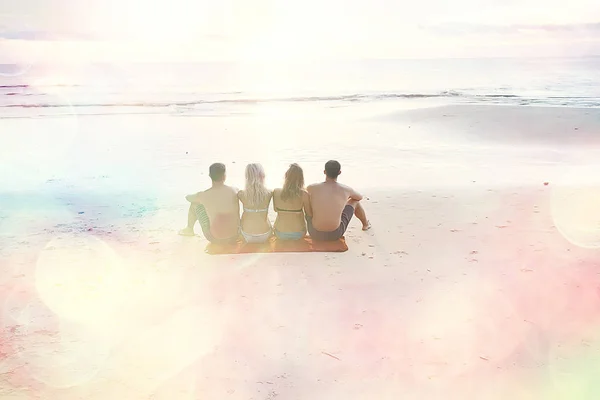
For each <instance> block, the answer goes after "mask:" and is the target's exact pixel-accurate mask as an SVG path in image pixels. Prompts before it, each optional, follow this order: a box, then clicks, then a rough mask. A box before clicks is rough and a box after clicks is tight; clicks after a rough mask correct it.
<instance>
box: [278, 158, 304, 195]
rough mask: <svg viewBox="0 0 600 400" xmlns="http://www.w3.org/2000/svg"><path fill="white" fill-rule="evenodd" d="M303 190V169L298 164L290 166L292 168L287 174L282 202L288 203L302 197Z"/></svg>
mask: <svg viewBox="0 0 600 400" xmlns="http://www.w3.org/2000/svg"><path fill="white" fill-rule="evenodd" d="M303 189H304V171H302V168H301V167H300V166H299V165H298V164H296V163H294V164H290V167H289V168H288V170H287V171H286V173H285V180H284V182H283V189H282V190H281V200H283V201H286V200H290V199H294V198H296V197H301V196H302V190H303Z"/></svg>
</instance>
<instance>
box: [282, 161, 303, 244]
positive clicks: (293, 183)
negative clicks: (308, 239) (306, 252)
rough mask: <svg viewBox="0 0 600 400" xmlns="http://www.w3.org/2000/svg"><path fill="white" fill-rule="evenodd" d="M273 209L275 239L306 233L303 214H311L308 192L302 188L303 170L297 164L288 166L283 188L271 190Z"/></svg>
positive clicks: (296, 237)
mask: <svg viewBox="0 0 600 400" xmlns="http://www.w3.org/2000/svg"><path fill="white" fill-rule="evenodd" d="M273 209H274V210H275V212H277V219H276V220H275V236H277V239H280V240H299V239H302V238H303V237H304V236H305V235H306V221H305V217H304V216H305V214H306V215H308V216H311V215H312V212H311V209H310V198H309V196H308V192H307V191H306V190H305V189H304V172H303V171H302V168H301V167H300V166H299V165H298V164H291V165H290V167H289V168H288V170H287V172H286V173H285V180H284V182H283V188H281V189H275V190H274V191H273Z"/></svg>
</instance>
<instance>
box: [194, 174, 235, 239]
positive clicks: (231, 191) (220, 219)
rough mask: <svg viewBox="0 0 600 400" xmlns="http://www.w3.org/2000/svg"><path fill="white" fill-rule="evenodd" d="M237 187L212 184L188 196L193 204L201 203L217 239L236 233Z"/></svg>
mask: <svg viewBox="0 0 600 400" xmlns="http://www.w3.org/2000/svg"><path fill="white" fill-rule="evenodd" d="M237 192H238V191H237V189H236V188H233V187H231V186H227V185H220V186H216V187H215V186H213V187H211V188H209V189H207V190H205V191H204V192H199V193H197V194H196V195H195V196H194V197H192V198H190V199H189V200H190V202H191V203H193V204H202V205H203V206H204V207H205V209H206V213H207V214H208V218H209V220H210V230H211V232H212V234H213V235H214V236H215V238H217V239H222V238H228V237H231V236H234V235H236V234H237V230H238V226H239V218H240V208H239V202H238V198H237Z"/></svg>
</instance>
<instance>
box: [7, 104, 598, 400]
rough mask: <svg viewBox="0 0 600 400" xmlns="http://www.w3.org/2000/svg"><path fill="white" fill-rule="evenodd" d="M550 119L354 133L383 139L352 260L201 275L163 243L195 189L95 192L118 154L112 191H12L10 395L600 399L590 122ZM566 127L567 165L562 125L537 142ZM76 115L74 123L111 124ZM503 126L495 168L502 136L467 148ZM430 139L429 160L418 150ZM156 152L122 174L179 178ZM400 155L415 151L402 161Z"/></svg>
mask: <svg viewBox="0 0 600 400" xmlns="http://www.w3.org/2000/svg"><path fill="white" fill-rule="evenodd" d="M540 110H541V109H533V108H522V109H517V108H510V107H506V108H504V107H489V108H488V107H483V108H482V107H449V108H448V107H446V108H433V109H428V110H418V111H409V112H403V113H400V114H398V113H396V114H394V115H393V117H392V118H388V121H386V120H385V119H384V120H382V119H379V120H377V121H376V122H372V121H371V122H361V123H362V124H365V125H359V126H358V127H355V129H360V128H361V127H365V126H372V127H373V129H374V130H373V131H371V132H370V133H369V134H368V135H362V136H356V137H355V136H352V137H348V138H347V140H346V141H345V142H344V146H346V147H348V148H350V147H351V146H352V144H353V143H354V144H355V145H356V146H357V147H358V145H360V144H362V145H364V146H365V147H364V149H363V150H364V151H365V152H366V153H367V154H366V155H365V154H362V155H361V152H360V149H357V150H355V153H353V154H355V155H356V156H357V157H358V158H359V162H357V163H356V164H355V165H353V164H352V163H351V162H349V168H348V170H349V172H348V171H346V174H345V175H344V177H345V179H346V182H348V183H352V184H353V185H354V186H356V187H357V188H359V189H362V188H363V187H364V188H366V189H365V190H363V192H365V195H366V196H367V198H368V199H367V200H366V201H365V204H364V206H365V209H366V210H367V213H368V216H369V219H370V220H371V221H372V223H373V226H374V227H373V229H372V230H371V231H369V232H366V233H365V232H362V231H361V230H360V224H359V222H358V221H353V222H352V224H351V227H350V229H349V231H348V233H347V242H348V245H349V248H350V249H349V251H348V252H346V253H343V254H299V255H290V254H267V255H235V256H208V255H206V254H204V253H203V248H204V245H205V244H206V242H205V241H204V239H202V238H200V237H195V238H183V237H179V236H177V235H175V232H176V230H177V228H179V227H181V225H182V224H183V223H184V219H185V204H184V203H183V202H182V199H183V195H184V194H185V192H184V189H182V188H183V187H187V186H186V185H189V184H190V183H189V179H188V177H189V176H191V174H190V175H187V174H186V175H184V178H183V181H178V180H175V179H174V180H171V181H168V182H163V184H162V185H161V188H160V193H158V194H157V192H152V191H150V192H149V191H144V190H141V189H140V187H142V186H141V184H140V181H144V179H146V178H147V177H145V176H141V175H139V177H140V179H138V180H134V179H131V177H133V175H131V176H129V175H126V176H127V178H128V179H129V181H128V182H130V183H131V186H132V187H133V188H134V189H136V190H133V189H132V190H129V191H127V190H125V189H123V190H121V191H118V190H116V189H115V186H111V185H110V184H108V183H102V182H103V179H105V181H111V180H113V181H114V180H115V179H117V180H118V176H117V175H113V172H114V171H115V170H116V171H118V169H119V168H121V167H122V165H124V164H125V163H126V162H127V160H126V159H125V157H123V158H117V159H118V160H120V161H122V164H117V166H116V167H114V170H110V168H109V167H106V170H107V171H109V172H108V176H107V177H106V178H101V174H102V172H100V173H98V172H97V171H96V175H93V178H94V179H92V177H89V179H88V178H85V174H83V173H82V174H80V175H77V173H78V172H81V171H74V172H73V174H72V175H69V176H70V177H71V178H69V179H71V180H69V179H68V178H64V179H63V183H62V185H64V186H60V185H61V184H60V182H59V183H56V182H54V183H52V182H50V183H44V184H43V185H47V186H43V185H42V186H41V187H42V188H43V187H46V188H49V189H46V192H43V191H42V190H40V187H33V188H30V189H29V190H28V191H19V190H17V189H14V190H12V191H7V192H4V193H3V194H2V197H1V200H2V204H1V205H2V210H3V211H2V213H1V214H0V217H1V219H0V223H1V224H2V225H0V226H1V234H2V235H1V236H0V239H1V243H2V246H1V252H0V254H1V256H2V258H1V261H0V263H1V265H0V267H1V268H2V269H1V271H2V275H0V303H1V304H3V309H2V321H1V322H2V325H1V329H2V330H1V331H0V332H1V336H0V340H1V341H0V355H1V357H0V398H2V399H38V398H41V399H66V400H70V399H80V398H85V399H117V398H118V399H244V400H248V399H260V400H262V399H275V398H278V399H286V400H287V399H350V400H353V399H361V400H362V399H398V398H402V399H508V398H511V399H591V398H595V397H597V395H598V394H599V393H600V386H599V385H598V383H597V371H598V368H600V331H599V328H598V327H599V323H600V291H599V287H600V286H599V285H600V275H598V272H600V255H599V253H598V251H599V250H598V248H599V247H600V211H599V210H598V209H599V207H597V206H598V204H600V195H599V191H598V189H597V187H598V186H597V185H596V182H597V180H596V178H595V176H594V174H593V173H592V172H593V171H594V170H596V171H597V169H596V164H595V162H596V161H595V160H598V159H597V158H596V159H595V160H594V159H593V158H592V157H591V156H590V154H595V153H594V152H595V151H596V150H595V147H596V146H595V143H596V141H597V139H596V138H594V137H593V134H594V133H595V132H597V130H595V129H596V128H595V127H597V125H595V124H597V121H598V119H597V118H598V116H599V115H600V114H599V113H598V111H596V110H565V109H543V110H545V111H540ZM450 113H453V115H454V117H444V115H450ZM586 113H587V114H586ZM557 115H560V116H562V117H561V118H562V120H564V121H566V122H562V123H563V125H559V127H564V130H566V129H568V127H571V126H572V125H577V127H580V129H581V131H582V134H581V135H580V138H585V139H577V140H581V142H578V143H577V144H578V145H577V146H574V143H573V142H571V144H573V146H571V147H573V148H567V149H565V148H564V147H563V146H562V145H561V144H560V143H561V142H560V140H559V139H558V138H560V137H562V136H561V135H564V132H563V129H562V128H561V129H558V128H557V126H555V125H552V124H548V129H551V128H552V127H554V128H555V129H558V130H557V131H555V132H554V134H553V135H550V137H551V138H552V140H550V141H545V140H542V139H541V138H542V137H543V136H544V134H545V132H547V130H546V129H545V128H544V129H542V128H540V126H539V125H536V123H535V121H538V120H540V119H542V120H543V119H544V117H545V118H555V119H561V118H558V117H556V116H557ZM589 115H592V116H593V117H590V116H589ZM87 118H88V119H89V120H88V119H83V121H81V123H82V124H88V123H89V124H90V126H91V125H93V124H94V123H97V122H98V121H100V120H102V118H101V117H87ZM137 118H139V117H137ZM449 118H454V120H453V122H451V123H448V124H446V122H445V121H446V120H447V119H449ZM594 118H595V119H594ZM103 121H105V120H103ZM114 121H115V120H113V122H112V123H114ZM510 121H521V122H522V123H523V121H530V124H532V125H534V127H533V128H531V131H533V132H538V133H539V134H537V136H536V138H537V139H532V138H528V139H524V143H522V146H519V147H516V146H517V145H519V139H518V138H519V137H520V136H517V135H516V133H515V131H514V129H516V128H515V126H517V123H516V122H510ZM503 122H506V128H505V130H506V131H507V132H509V133H512V135H509V137H510V138H511V139H510V140H507V141H505V142H503V144H502V145H501V144H498V146H499V147H502V149H499V150H497V151H495V150H494V144H493V143H492V142H493V141H494V140H496V141H497V140H499V139H500V138H502V137H504V136H502V135H501V134H500V132H499V131H498V134H497V135H493V134H492V133H493V132H491V133H490V135H491V136H485V135H483V136H481V139H477V140H476V139H473V138H476V137H477V135H476V134H475V133H476V131H475V129H476V128H474V127H473V126H477V125H479V126H482V125H483V126H484V127H494V126H496V124H499V123H503ZM22 123H25V122H22ZM28 123H31V122H28ZM103 123H104V124H105V125H104V127H106V125H110V123H111V122H106V121H105V122H103ZM138 123H139V121H138ZM178 123H180V124H197V125H196V126H198V127H207V126H208V127H210V128H212V129H217V128H218V126H219V124H222V122H219V121H217V122H215V121H206V120H202V121H197V120H195V121H192V120H191V119H186V122H178ZM407 123H408V124H409V125H410V128H408V127H407V126H408V125H407ZM164 124H166V121H165V122H164ZM240 124H241V122H240ZM368 124H373V125H368ZM544 124H546V122H544ZM336 126H337V125H336ZM346 126H347V127H348V126H349V124H346ZM518 126H520V125H518ZM544 126H546V125H544ZM159 127H160V128H161V129H162V128H163V127H164V126H160V125H159ZM180 128H181V127H180ZM338 128H339V129H343V128H344V125H342V124H340V125H339V126H338ZM90 129H91V128H90ZM155 129H156V131H157V132H158V131H159V130H160V129H159V128H155ZM348 129H350V128H348ZM409 129H410V131H409ZM444 129H445V130H444ZM580 129H578V130H577V131H579V130H580ZM477 131H479V132H481V131H482V130H481V128H477ZM484 131H486V132H487V131H488V129H484ZM84 132H87V131H84ZM90 132H92V131H90ZM414 132H418V133H414ZM436 132H437V133H439V134H440V135H439V143H440V145H439V146H437V147H436V146H431V145H429V146H428V145H427V143H429V142H428V140H429V138H433V137H435V134H436ZM459 134H463V135H464V136H463V137H457V135H459ZM157 135H158V134H157ZM369 135H370V137H371V140H370V141H369V140H365V139H364V137H365V136H367V137H369ZM375 135H381V137H382V139H381V141H377V140H373V138H374V137H376V136H375ZM411 135H413V136H411ZM398 136H400V138H398V139H397V140H396V139H395V138H397V137H398ZM156 137H158V136H156ZM156 137H155V136H152V135H150V136H149V139H148V140H147V141H146V142H139V143H141V144H140V146H142V150H139V149H138V150H137V152H138V153H136V154H146V153H147V152H149V151H154V152H156V153H155V157H152V154H146V158H141V161H140V158H136V157H132V158H130V159H129V162H130V165H131V166H132V168H135V166H134V164H135V161H132V160H138V161H137V162H141V163H145V164H144V165H148V166H152V165H154V166H155V167H156V170H160V171H162V175H161V178H166V177H169V176H171V177H175V176H179V177H180V174H181V173H182V172H181V171H183V170H184V169H185V168H189V167H190V165H189V161H186V164H185V165H175V160H176V157H175V156H173V158H172V159H170V163H168V162H167V161H169V160H168V159H167V158H166V157H167V156H165V154H164V153H165V152H166V153H169V152H172V153H173V154H174V155H178V154H180V151H181V150H182V149H185V148H186V146H185V143H186V142H187V143H190V142H193V141H194V140H195V139H194V137H193V136H189V135H188V136H185V134H184V133H182V131H181V130H178V131H177V132H176V133H174V134H172V137H171V139H172V140H175V139H173V138H174V137H177V143H179V144H173V143H171V144H170V146H171V147H168V146H167V144H166V143H170V142H168V141H167V140H166V139H165V140H164V142H161V143H157V142H156V141H155V140H158V139H156ZM415 137H421V139H420V140H417V139H416V138H415ZM411 138H412V139H411ZM442 138H444V139H442ZM465 138H466V139H465ZM135 139H139V137H136V138H135ZM89 140H90V141H91V140H94V139H93V137H90V139H89ZM124 140H128V141H131V143H133V142H135V140H134V139H132V138H131V137H129V138H128V139H117V138H114V137H111V138H110V139H106V141H108V142H110V141H112V142H113V143H114V144H115V146H116V145H117V144H120V146H119V147H118V148H116V150H115V151H120V150H119V149H121V146H122V145H123V143H122V142H123V141H124ZM261 140H262V139H261ZM402 140H404V141H405V142H406V143H407V146H406V147H407V148H408V149H412V151H409V150H405V151H404V152H400V153H398V154H401V155H402V156H403V157H398V156H394V155H393V146H401V142H402ZM487 140H490V141H491V142H486V141H487ZM274 141H276V140H274ZM574 141H575V140H574ZM97 143H100V142H96V144H97ZM181 143H183V145H182V144H181ZM411 144H412V145H413V147H411ZM417 144H419V146H417ZM15 146H18V145H15ZM78 146H79V147H78V149H79V152H84V150H82V149H85V148H87V147H86V146H90V147H93V146H92V145H90V144H89V143H87V144H86V143H84V142H81V143H79V144H78ZM178 146H179V147H178ZM385 146H387V147H388V153H391V155H390V156H389V158H386V157H387V156H385V155H386V154H388V153H386V152H384V151H383V150H382V152H381V154H382V156H380V158H374V157H373V154H378V153H377V151H378V150H377V149H378V148H380V147H385ZM443 146H449V148H448V149H446V150H447V151H446V153H444V147H443ZM192 147H193V146H192ZM273 147H275V148H277V146H275V145H274V146H273ZM195 148H197V147H195ZM215 148H217V149H219V148H220V147H219V145H218V144H217V145H215ZM282 148H283V146H282ZM307 148H308V149H309V150H310V149H312V151H314V153H312V155H311V153H310V151H309V150H307V152H308V153H307V154H308V156H307V155H306V154H305V155H304V156H305V157H306V161H305V162H304V164H306V165H308V166H309V167H310V168H306V169H310V171H307V175H309V177H315V178H316V177H318V170H316V171H315V169H314V168H312V166H313V164H312V163H313V162H314V163H315V164H314V165H316V163H317V161H313V157H314V158H315V159H316V158H317V157H322V156H323V154H321V153H319V150H318V146H313V145H307ZM547 148H552V149H553V150H552V151H553V152H552V153H544V152H545V151H546V150H545V149H547ZM159 150H162V153H161V152H159ZM270 150H272V149H270ZM102 151H103V148H99V149H98V152H99V154H103V153H102ZM220 151H221V150H216V153H217V154H219V152H220ZM447 153H450V154H447ZM87 154H88V159H89V162H90V163H96V164H95V165H97V166H98V165H104V164H103V162H102V160H100V159H99V158H101V156H98V155H96V156H95V158H93V157H92V158H90V157H89V153H87ZM119 154H121V153H119ZM443 154H446V155H445V156H442V155H443ZM545 155H546V156H545ZM557 155H558V156H557ZM583 155H588V157H589V158H581V157H582V156H583ZM80 157H83V156H80ZM298 157H300V155H299V156H298ZM494 157H495V158H494ZM557 157H558V158H557ZM240 158H243V157H240ZM365 160H366V161H367V162H368V163H367V164H366V165H369V164H371V165H373V164H376V163H377V162H378V163H379V164H378V165H375V166H374V168H373V170H374V171H382V170H384V168H381V166H382V165H381V164H383V166H385V165H388V166H389V168H390V172H388V174H387V175H384V176H381V175H379V176H376V178H377V179H373V175H369V174H368V171H367V172H359V170H361V162H362V163H364V162H365ZM461 160H463V162H462V163H461ZM290 161H300V162H301V163H303V160H302V159H300V160H297V159H296V160H290ZM105 162H107V161H105ZM239 162H240V164H242V166H243V161H239ZM269 162H270V163H272V164H274V165H279V164H281V162H282V160H280V159H269ZM163 163H164V165H165V166H163V167H160V168H159V166H161V165H163ZM192 163H193V162H192ZM202 163H208V159H206V160H204V159H203V160H202ZM236 164H237V163H236ZM265 164H267V162H265ZM304 164H303V165H304ZM503 164H504V165H506V168H504V169H502V170H498V169H497V168H498V167H499V166H501V165H503ZM166 165H168V167H166ZM242 166H240V168H241V167H242ZM428 166H429V168H427V167H428ZM88 167H89V166H88ZM230 167H231V166H230ZM82 168H83V169H85V168H86V166H85V165H83V167H82ZM364 168H365V167H364V165H363V166H362V169H364ZM88 169H89V170H90V171H91V170H92V169H91V168H88ZM169 171H170V172H169ZM267 171H269V170H267ZM127 173H128V172H125V174H127ZM169 174H171V175H169ZM236 174H239V172H237V173H232V174H231V175H233V178H232V179H236V178H238V176H236ZM503 174H504V175H506V176H505V177H504V179H500V177H498V176H497V175H503ZM74 176H77V177H78V178H77V179H78V180H77V179H76V178H74ZM90 176H91V175H90ZM485 176H487V177H488V179H485ZM29 177H30V178H31V179H32V180H35V179H41V177H43V174H41V173H38V174H37V175H36V174H33V173H31V174H30V175H29ZM444 177H445V179H444ZM544 177H547V179H543V178H544ZM84 178H85V179H84ZM201 178H202V177H201ZM4 179H5V182H12V181H10V180H9V178H6V177H5V178H4ZM86 179H87V180H86ZM148 179H149V178H148ZM373 181H375V182H373ZM72 182H76V183H77V186H76V187H70V188H69V186H68V185H69V184H72ZM144 182H145V181H144ZM197 182H198V183H197V185H201V184H202V182H203V181H202V179H198V180H197ZM354 182H356V184H354ZM390 182H391V183H390ZM436 182H437V185H436ZM511 182H513V184H512V185H511V184H510V183H511ZM544 182H548V185H544ZM113 183H114V182H113ZM369 183H370V184H369ZM53 185H54V186H53ZM94 185H95V186H94ZM58 186H60V187H58ZM65 188H67V189H65ZM94 188H96V190H94ZM97 188H100V189H102V190H98V189H97ZM59 189H60V190H59ZM176 189H177V190H178V192H175V190H176ZM165 192H168V193H165ZM172 192H175V193H174V194H173V193H172Z"/></svg>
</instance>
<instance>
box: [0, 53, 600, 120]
mask: <svg viewBox="0 0 600 400" xmlns="http://www.w3.org/2000/svg"><path fill="white" fill-rule="evenodd" d="M264 103H278V104H281V105H285V106H294V105H299V104H303V105H306V104H311V105H312V104H314V105H317V106H319V107H324V108H332V107H343V106H348V105H351V104H352V105H356V104H367V103H368V104H383V103H387V104H389V103H394V105H395V106H398V107H402V106H403V105H407V104H410V105H411V106H417V107H418V106H419V105H425V104H432V103H434V104H440V103H442V104H448V103H480V104H509V105H550V106H566V107H599V106H600V57H591V58H569V59H566V58H565V59H550V58H544V59H541V58H538V59H449V60H433V59H431V60H365V61H347V62H342V61H340V62H335V63H333V62H329V63H296V64H248V63H246V64H241V63H204V64H92V65H8V64H4V65H0V117H4V118H6V117H30V116H43V115H56V114H78V115H85V114H115V113H119V114H123V113H161V114H174V115H208V116H214V115H219V116H222V115H229V114H232V113H233V114H240V113H241V114H243V113H252V112H253V107H254V106H256V105H260V104H264Z"/></svg>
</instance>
